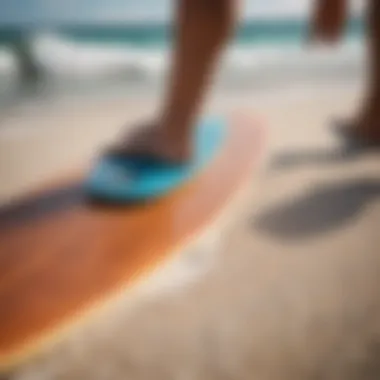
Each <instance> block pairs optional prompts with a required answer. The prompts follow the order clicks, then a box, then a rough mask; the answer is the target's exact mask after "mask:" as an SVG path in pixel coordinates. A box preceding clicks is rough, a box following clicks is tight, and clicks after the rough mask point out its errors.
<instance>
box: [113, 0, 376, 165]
mask: <svg viewBox="0 0 380 380" xmlns="http://www.w3.org/2000/svg"><path fill="white" fill-rule="evenodd" d="M347 3H348V0H318V1H317V2H316V5H317V6H316V9H315V12H314V15H313V18H312V19H313V22H312V25H311V35H310V37H311V41H318V40H320V41H324V42H336V41H338V40H339V38H340V37H341V35H342V32H343V29H344V28H343V26H344V24H345V21H346V17H347V13H348V12H347V10H348V4H347ZM176 4H177V14H176V15H177V16H176V45H175V50H174V56H173V66H172V68H171V76H170V80H171V82H170V86H169V87H168V93H167V97H166V99H165V102H164V104H163V108H162V110H161V113H160V115H159V116H158V117H157V119H156V120H155V121H154V122H153V123H151V124H150V125H146V126H144V128H140V129H138V130H137V132H136V135H135V136H133V137H132V138H131V139H122V141H121V142H120V144H119V145H118V146H117V147H115V149H114V150H115V152H117V153H119V154H124V153H138V154H143V155H149V156H154V157H157V158H160V159H162V160H167V161H170V162H178V163H181V162H186V161H187V160H188V159H189V157H190V155H191V153H192V146H191V141H192V139H191V135H192V131H193V129H194V126H195V125H196V123H197V120H198V117H199V115H200V113H201V107H202V104H203V101H204V98H205V95H206V92H207V85H208V83H209V82H210V81H211V79H212V76H213V74H214V71H215V66H216V64H217V63H218V60H219V57H220V54H221V52H222V51H223V49H224V48H225V47H226V45H227V43H228V40H229V38H230V36H231V35H232V33H233V31H234V28H235V26H236V20H237V18H236V16H237V9H236V8H237V7H236V6H237V4H238V2H237V1H235V0H178V2H177V3H176ZM368 5H369V7H368V24H369V38H368V41H369V45H370V61H371V68H370V78H369V89H368V96H367V99H366V102H365V104H364V106H363V110H362V112H361V113H360V115H358V117H357V119H356V120H355V121H354V122H353V123H352V126H350V128H348V129H347V131H348V132H350V135H351V136H354V137H355V138H356V139H358V140H361V141H367V142H370V143H375V144H379V143H380V127H379V126H380V111H379V109H380V108H378V107H380V0H368Z"/></svg>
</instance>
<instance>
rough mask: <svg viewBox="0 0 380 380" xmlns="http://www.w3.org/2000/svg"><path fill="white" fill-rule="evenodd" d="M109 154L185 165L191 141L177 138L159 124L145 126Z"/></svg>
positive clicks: (112, 148) (123, 140)
mask: <svg viewBox="0 0 380 380" xmlns="http://www.w3.org/2000/svg"><path fill="white" fill-rule="evenodd" d="M109 153H111V154H114V155H119V156H127V155H128V156H131V155H134V156H145V157H146V156H147V157H153V158H157V159H159V160H163V161H168V162H170V163H178V164H182V163H186V162H187V161H188V160H189V159H190V157H191V141H190V139H188V138H185V137H177V136H175V135H173V134H172V133H169V131H168V129H165V128H163V127H161V126H160V125H159V124H156V123H151V124H146V125H143V126H141V127H139V128H138V129H136V131H135V132H134V133H133V134H132V135H130V136H128V137H122V138H121V141H120V142H119V143H117V144H116V145H115V146H113V147H111V149H110V150H109Z"/></svg>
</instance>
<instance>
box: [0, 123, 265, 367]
mask: <svg viewBox="0 0 380 380" xmlns="http://www.w3.org/2000/svg"><path fill="white" fill-rule="evenodd" d="M263 132H264V131H263V128H262V127H261V126H260V125H259V124H258V123H257V122H256V121H253V120H250V119H247V118H234V119H231V120H228V123H227V124H226V130H225V131H224V133H225V138H224V141H223V144H222V145H221V146H220V147H219V148H218V149H217V150H216V151H215V152H214V153H215V154H213V156H212V157H210V160H209V161H207V164H206V165H203V166H199V168H201V169H200V170H198V171H196V172H195V174H194V173H193V174H192V176H189V178H188V179H187V180H186V181H183V178H182V179H181V181H182V182H181V185H178V183H177V188H175V189H172V190H171V191H170V192H169V193H167V194H166V195H165V196H162V197H160V198H158V199H156V200H155V201H154V202H149V203H143V204H140V203H139V204H127V205H122V206H121V205H117V206H115V205H105V204H98V203H94V202H93V201H92V200H90V199H89V198H88V196H87V195H88V194H87V190H88V188H87V185H88V183H87V180H88V171H84V172H83V173H77V174H71V175H69V176H65V177H64V179H62V178H61V179H59V178H58V179H57V180H56V181H55V180H54V181H53V182H52V183H53V184H50V185H48V186H41V187H40V188H39V189H38V190H37V191H35V192H33V193H31V194H28V195H27V196H26V197H25V198H23V199H21V200H19V201H17V202H14V203H12V204H10V205H8V206H6V207H3V208H2V209H0V371H3V372H5V371H6V370H9V369H12V368H13V367H15V366H17V365H19V364H21V363H22V362H24V361H25V360H28V359H30V358H33V357H34V356H35V355H37V354H38V353H40V352H42V351H44V350H46V349H47V348H48V347H50V345H52V344H54V343H58V341H60V340H61V339H63V338H64V337H65V335H66V334H68V333H69V331H70V329H71V328H73V327H75V326H77V325H78V324H80V323H84V322H86V321H87V320H88V319H89V318H90V317H91V316H93V315H94V314H96V313H97V312H98V311H99V310H100V308H103V307H105V305H107V304H108V302H110V301H111V300H112V299H116V298H117V297H119V296H121V295H122V296H123V298H124V299H125V296H126V295H128V294H129V292H132V289H135V288H136V287H138V286H143V284H144V283H146V282H148V280H149V279H150V278H151V277H152V276H154V274H155V273H157V271H158V269H159V268H161V267H163V266H164V264H166V263H167V262H169V261H170V260H172V259H173V258H174V257H175V256H177V255H178V254H182V253H183V252H188V248H189V247H190V246H191V245H193V244H196V242H197V240H199V238H200V236H202V235H203V234H204V232H205V230H207V229H208V227H209V226H210V225H213V224H214V222H215V221H216V220H218V219H219V218H220V217H221V215H222V214H223V213H224V212H225V210H226V209H227V208H228V207H227V206H229V205H230V204H231V202H232V200H233V199H235V197H236V196H237V194H238V193H241V192H240V190H241V189H243V188H244V187H245V186H243V185H244V184H247V183H249V182H250V180H251V178H252V172H253V170H254V169H255V167H257V165H258V163H259V162H260V158H261V157H262V155H261V153H262V152H263V145H264V144H263V142H264V139H263V137H264V133H263Z"/></svg>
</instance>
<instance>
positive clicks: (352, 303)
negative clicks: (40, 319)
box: [0, 88, 380, 380]
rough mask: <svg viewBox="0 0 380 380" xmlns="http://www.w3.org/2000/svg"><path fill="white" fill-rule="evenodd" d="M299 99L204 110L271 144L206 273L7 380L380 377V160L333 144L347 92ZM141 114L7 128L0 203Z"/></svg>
mask: <svg viewBox="0 0 380 380" xmlns="http://www.w3.org/2000/svg"><path fill="white" fill-rule="evenodd" d="M297 94H298V95H294V94H293V95H294V96H293V95H292V96H290V95H289V94H288V95H287V96H277V97H275V96H272V97H268V98H267V99H264V98H263V99H261V100H260V101H259V100H255V99H252V98H251V99H250V98H244V99H234V101H232V100H228V99H224V100H223V99H222V100H220V99H219V100H218V101H217V102H216V104H213V105H212V107H216V108H217V109H223V110H226V109H227V108H228V107H230V108H234V107H235V106H236V105H239V106H240V107H243V108H245V109H249V110H250V112H252V113H260V114H261V115H262V116H263V117H264V118H266V119H267V120H268V125H269V126H270V146H269V161H268V162H267V165H266V167H265V168H264V170H263V171H262V173H260V174H259V175H258V176H256V177H254V178H253V179H252V184H251V192H250V195H249V199H247V201H246V203H245V204H244V207H243V211H242V212H241V213H239V214H238V215H237V217H236V218H235V219H234V221H233V223H232V225H231V227H230V229H229V230H228V235H227V236H226V240H225V243H224V244H223V246H222V248H221V249H220V252H219V253H218V256H217V258H216V261H215V262H214V264H213V267H212V268H211V269H210V270H209V271H208V272H207V273H206V274H204V275H203V276H201V277H200V278H198V280H197V281H196V282H195V283H193V284H191V285H188V286H184V287H182V288H179V289H176V291H174V292H164V293H162V294H160V295H156V296H155V297H151V298H149V299H144V300H141V302H138V303H137V304H136V305H135V307H133V308H132V309H130V308H128V310H127V308H124V306H123V305H122V307H121V308H119V309H118V311H117V312H116V311H115V310H113V311H111V310H110V311H109V312H108V313H106V315H103V316H102V317H101V318H99V320H97V321H92V322H91V323H89V325H88V326H85V327H83V329H81V331H77V332H76V333H75V334H73V335H72V336H69V337H68V338H67V340H66V341H64V342H62V344H60V345H59V346H57V347H56V348H54V349H52V350H51V351H49V352H47V353H45V354H43V355H42V356H41V357H39V358H38V359H36V361H35V362H32V363H30V364H29V365H25V366H23V367H21V368H20V369H19V371H17V373H14V374H13V376H12V377H11V378H12V379H17V380H31V379H38V380H45V379H49V380H53V379H54V380H55V379H59V380H61V379H70V380H87V379H88V380H90V379H91V380H95V379H101V380H103V379H104V380H113V379H115V380H121V379H123V380H124V379H131V380H140V379H144V380H145V379H147V380H148V379H149V380H150V379H152V380H159V379H165V380H168V379H176V380H177V379H179V380H182V379H184V380H187V379H205V380H206V379H207V380H213V379H217V380H221V379H234V380H237V379H247V380H248V379H249V380H253V379H255V380H256V379H257V380H277V379H279V380H286V379H289V380H298V379H332V380H333V379H334V380H351V379H352V380H354V379H355V380H367V379H379V378H380V233H379V232H380V230H379V226H380V161H379V156H378V154H377V155H376V154H375V153H371V152H354V151H350V150H348V149H345V148H344V146H343V145H342V143H341V141H339V139H338V138H337V136H335V135H334V133H332V130H331V121H332V120H333V119H334V118H335V117H339V116H341V115H349V114H351V113H352V112H353V111H354V108H353V107H354V105H355V104H356V101H357V92H356V91H354V90H353V89H346V88H329V89H321V88H319V89H308V91H298V92H297ZM226 106H228V107H227V108H226ZM146 108H147V105H146V104H129V106H128V107H127V108H126V107H125V106H123V103H122V102H118V103H117V102H116V103H115V102H114V103H112V104H106V105H104V106H103V108H101V109H99V108H93V109H92V110H90V109H83V108H82V109H80V108H79V107H77V108H75V107H74V108H71V109H69V110H68V111H67V112H62V111H61V112H60V113H59V117H57V113H56V112H53V110H51V112H46V113H45V114H44V115H38V116H33V115H29V117H28V124H29V126H30V127H31V128H30V129H28V128H27V127H28V125H26V126H25V125H24V124H26V121H25V120H26V119H25V117H24V118H22V119H20V118H18V119H17V120H16V119H13V121H12V120H11V119H10V120H9V122H8V124H9V125H10V126H11V124H12V122H13V123H14V124H17V125H16V127H17V128H9V129H8V130H7V131H6V130H3V133H2V136H1V132H0V152H1V153H0V154H1V157H0V165H1V166H0V175H1V177H0V178H2V179H4V178H5V179H6V180H5V181H3V180H2V181H1V194H0V195H1V197H2V200H3V201H6V200H9V199H10V197H11V196H15V195H18V194H20V193H22V192H23V191H25V190H27V189H28V188H29V187H30V186H31V185H33V182H36V178H38V180H40V179H42V178H48V177H49V176H50V175H51V174H52V173H55V172H59V171H61V170H63V169H65V168H71V167H73V166H79V165H81V163H82V162H84V161H85V160H86V159H88V158H89V157H90V156H91V153H92V152H93V149H94V147H96V146H99V144H101V143H102V142H103V141H104V139H105V138H108V137H109V136H114V135H115V133H116V132H117V130H118V129H119V127H120V126H121V125H122V124H123V123H124V122H125V120H126V119H127V117H126V114H127V115H128V117H129V118H130V119H131V120H132V119H135V118H138V117H139V116H141V115H143V114H144V111H145V110H146ZM37 124H38V125H37ZM51 124H56V127H55V128H51ZM105 124H107V125H109V126H110V127H109V129H108V130H105V128H104V125H105ZM36 127H37V128H36ZM53 138H54V140H55V141H56V144H50V142H51V141H52V139H53ZM123 302H125V300H124V301H123ZM115 313H117V315H115Z"/></svg>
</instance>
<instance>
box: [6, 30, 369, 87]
mask: <svg viewBox="0 0 380 380" xmlns="http://www.w3.org/2000/svg"><path fill="white" fill-rule="evenodd" d="M31 44H32V46H31V47H32V49H31V50H32V54H33V55H34V57H35V60H36V62H37V63H38V65H39V66H40V67H41V68H42V70H43V71H44V72H46V73H48V74H49V75H51V76H52V77H56V78H60V77H71V78H74V79H75V78H82V79H85V78H87V79H88V78H90V79H91V78H95V77H108V76H116V75H124V76H129V77H132V78H135V79H136V78H138V79H139V78H140V79H144V80H148V81H149V80H154V79H158V78H160V77H161V76H162V75H163V74H165V72H166V71H167V68H168V59H169V51H168V49H167V48H164V47H156V48H146V47H145V48H139V47H136V46H129V45H125V44H121V45H107V44H103V45H101V44H94V43H92V44H91V43H87V44H85V43H79V42H75V41H69V40H66V39H64V38H62V37H60V36H57V35H54V34H40V35H37V36H35V37H34V38H33V40H32V41H31ZM363 62H364V60H363V47H362V45H361V44H360V42H359V41H354V40H351V41H348V42H346V43H344V44H343V45H341V46H339V47H338V48H327V47H324V46H318V47H313V48H311V47H302V46H299V44H297V43H294V44H289V43H288V44H281V43H278V44H270V45H267V46H266V45H262V44H261V45H259V46H256V45H255V44H244V45H234V46H232V47H231V48H230V49H228V51H227V52H226V54H225V57H224V59H223V65H222V72H223V73H224V74H225V78H227V79H229V80H238V81H239V80H241V81H242V82H244V81H246V80H249V79H251V80H263V79H264V78H265V80H270V79H274V78H275V79H276V80H278V78H284V79H291V78H294V77H295V76H300V75H306V76H310V75H329V74H330V75H345V74H346V75H352V73H353V72H360V70H361V68H362V65H363ZM15 68H17V65H16V61H15V57H14V56H13V55H12V54H11V52H10V51H8V50H6V49H2V50H0V73H3V74H6V73H8V74H9V73H10V72H14V71H15Z"/></svg>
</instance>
